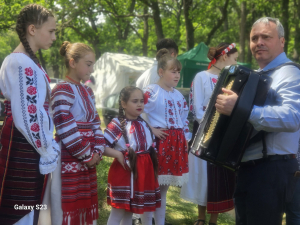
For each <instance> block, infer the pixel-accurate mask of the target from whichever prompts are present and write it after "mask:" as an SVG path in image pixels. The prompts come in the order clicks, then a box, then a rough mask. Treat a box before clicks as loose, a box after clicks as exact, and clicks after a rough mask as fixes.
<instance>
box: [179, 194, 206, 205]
mask: <svg viewBox="0 0 300 225" xmlns="http://www.w3.org/2000/svg"><path fill="white" fill-rule="evenodd" d="M180 198H182V199H184V200H186V201H189V202H192V203H194V204H197V205H201V206H207V202H204V201H200V200H198V199H196V198H195V199H191V198H189V197H187V196H185V195H184V194H182V193H180Z"/></svg>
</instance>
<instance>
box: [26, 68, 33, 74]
mask: <svg viewBox="0 0 300 225" xmlns="http://www.w3.org/2000/svg"><path fill="white" fill-rule="evenodd" d="M25 74H26V75H27V76H32V75H33V70H32V69H31V67H28V68H25Z"/></svg>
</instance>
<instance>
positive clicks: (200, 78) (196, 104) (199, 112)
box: [192, 73, 207, 123]
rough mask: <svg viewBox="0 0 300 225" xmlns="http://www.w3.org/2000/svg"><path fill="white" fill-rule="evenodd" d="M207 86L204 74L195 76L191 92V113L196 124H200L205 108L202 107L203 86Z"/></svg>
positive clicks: (203, 97)
mask: <svg viewBox="0 0 300 225" xmlns="http://www.w3.org/2000/svg"><path fill="white" fill-rule="evenodd" d="M206 84H207V77H206V76H205V74H204V73H200V74H197V75H196V76H195V79H194V81H193V92H192V100H193V101H192V102H193V112H194V114H195V115H194V116H195V117H196V118H195V119H196V120H197V122H198V123H200V122H201V120H202V118H203V115H204V112H205V106H204V105H203V102H204V99H205V88H206V87H205V86H206Z"/></svg>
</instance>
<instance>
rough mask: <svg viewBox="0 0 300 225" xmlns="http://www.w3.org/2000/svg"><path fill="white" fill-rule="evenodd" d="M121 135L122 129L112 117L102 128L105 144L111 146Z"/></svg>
mask: <svg viewBox="0 0 300 225" xmlns="http://www.w3.org/2000/svg"><path fill="white" fill-rule="evenodd" d="M121 137H122V129H121V125H120V123H119V120H118V119H116V118H114V119H113V120H112V121H111V122H110V123H109V124H108V125H107V127H106V129H105V130H104V138H105V143H106V146H108V147H111V148H113V147H114V146H115V144H116V143H117V142H118V140H119V139H120V138H121Z"/></svg>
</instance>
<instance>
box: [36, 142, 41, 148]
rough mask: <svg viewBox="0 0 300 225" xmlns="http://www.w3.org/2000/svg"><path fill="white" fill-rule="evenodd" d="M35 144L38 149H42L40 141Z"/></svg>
mask: <svg viewBox="0 0 300 225" xmlns="http://www.w3.org/2000/svg"><path fill="white" fill-rule="evenodd" d="M35 144H36V147H38V148H40V147H42V144H41V141H40V140H36V141H35Z"/></svg>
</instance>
